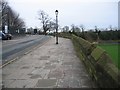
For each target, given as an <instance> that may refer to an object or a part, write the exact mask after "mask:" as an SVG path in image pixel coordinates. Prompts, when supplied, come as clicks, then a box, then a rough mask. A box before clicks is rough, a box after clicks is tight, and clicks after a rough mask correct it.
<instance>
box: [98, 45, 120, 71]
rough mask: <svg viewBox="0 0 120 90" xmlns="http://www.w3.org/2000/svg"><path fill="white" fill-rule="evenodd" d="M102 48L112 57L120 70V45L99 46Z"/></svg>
mask: <svg viewBox="0 0 120 90" xmlns="http://www.w3.org/2000/svg"><path fill="white" fill-rule="evenodd" d="M99 46H100V47H101V48H103V49H104V50H106V52H107V53H108V54H109V55H110V56H111V58H112V60H113V63H114V64H115V65H116V66H118V68H119V69H120V61H119V58H118V47H119V48H120V44H112V43H111V44H108V43H106V44H99Z"/></svg>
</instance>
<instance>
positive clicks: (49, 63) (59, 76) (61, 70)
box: [2, 38, 96, 88]
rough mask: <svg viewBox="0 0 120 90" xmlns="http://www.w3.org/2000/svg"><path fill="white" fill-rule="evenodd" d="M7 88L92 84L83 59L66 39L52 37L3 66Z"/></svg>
mask: <svg viewBox="0 0 120 90" xmlns="http://www.w3.org/2000/svg"><path fill="white" fill-rule="evenodd" d="M2 72H3V84H4V87H6V88H92V87H96V86H95V85H94V84H93V82H92V81H91V79H90V77H89V76H88V73H87V72H86V69H85V67H84V65H83V63H82V62H81V61H80V60H79V58H78V57H77V56H76V55H75V51H74V47H73V44H72V42H71V41H70V40H69V39H64V38H59V44H58V45H56V44H55V38H51V39H50V40H49V41H48V42H47V43H45V44H44V45H42V46H40V47H38V48H37V49H35V50H33V51H32V52H30V53H28V54H26V55H24V56H23V57H21V58H19V59H18V60H16V61H14V62H12V63H10V64H8V65H7V66H5V67H4V68H3V70H2Z"/></svg>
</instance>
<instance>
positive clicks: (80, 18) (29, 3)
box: [8, 0, 119, 28]
mask: <svg viewBox="0 0 120 90" xmlns="http://www.w3.org/2000/svg"><path fill="white" fill-rule="evenodd" d="M118 1H119V0H8V2H9V5H10V6H11V7H12V8H13V9H14V10H15V11H16V12H18V13H19V14H20V17H21V18H23V19H24V21H25V22H26V26H27V27H33V28H34V27H41V24H40V21H39V20H38V11H39V10H44V11H45V12H46V13H48V14H49V16H50V17H51V18H53V19H55V10H56V9H57V10H58V11H59V17H58V19H59V25H60V26H61V27H63V26H66V25H68V26H70V25H71V24H75V25H81V24H83V25H84V26H85V27H86V28H94V26H98V27H99V28H107V27H109V25H112V26H113V27H118Z"/></svg>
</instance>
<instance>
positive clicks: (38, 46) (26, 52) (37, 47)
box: [0, 37, 51, 69]
mask: <svg viewBox="0 0 120 90" xmlns="http://www.w3.org/2000/svg"><path fill="white" fill-rule="evenodd" d="M50 39H51V37H50ZM50 39H48V40H46V41H45V42H43V43H42V44H41V45H37V46H36V47H34V48H32V49H31V50H29V51H27V52H25V53H24V54H23V55H21V56H18V57H16V58H14V59H12V60H10V61H9V62H7V63H5V64H3V65H1V66H0V69H1V68H3V67H5V66H6V65H8V64H10V63H12V62H14V61H16V60H17V59H20V58H21V57H23V56H24V55H27V54H29V53H30V52H32V51H33V50H35V49H37V48H38V47H41V46H43V45H44V44H46V43H47V42H48V41H49V40H50Z"/></svg>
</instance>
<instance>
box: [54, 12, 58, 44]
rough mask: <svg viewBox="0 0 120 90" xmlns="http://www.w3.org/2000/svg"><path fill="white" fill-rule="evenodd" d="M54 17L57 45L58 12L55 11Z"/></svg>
mask: <svg viewBox="0 0 120 90" xmlns="http://www.w3.org/2000/svg"><path fill="white" fill-rule="evenodd" d="M55 15H56V44H58V10H56V11H55Z"/></svg>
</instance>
